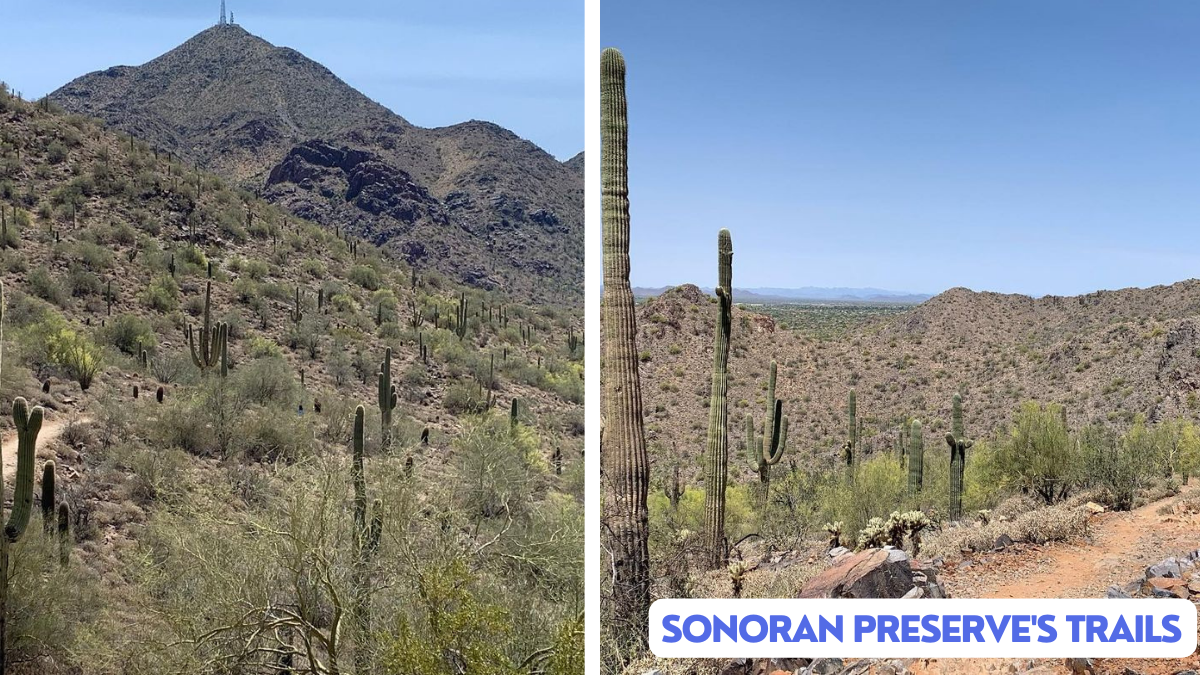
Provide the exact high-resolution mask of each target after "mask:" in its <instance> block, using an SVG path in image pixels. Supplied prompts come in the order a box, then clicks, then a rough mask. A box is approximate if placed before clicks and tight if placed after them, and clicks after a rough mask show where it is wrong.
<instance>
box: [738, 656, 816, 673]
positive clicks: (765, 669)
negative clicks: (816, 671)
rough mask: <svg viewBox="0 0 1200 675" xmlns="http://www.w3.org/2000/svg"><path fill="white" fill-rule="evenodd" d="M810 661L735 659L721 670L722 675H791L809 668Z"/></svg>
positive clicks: (798, 659) (797, 659)
mask: <svg viewBox="0 0 1200 675" xmlns="http://www.w3.org/2000/svg"><path fill="white" fill-rule="evenodd" d="M808 663H809V661H808V659H800V658H795V659H784V658H779V659H733V660H732V661H729V662H728V663H726V664H725V666H724V667H723V668H721V670H720V671H719V672H720V675H774V674H775V673H778V672H783V673H786V674H787V675H791V674H792V673H797V672H802V671H803V670H804V669H805V668H807V667H808Z"/></svg>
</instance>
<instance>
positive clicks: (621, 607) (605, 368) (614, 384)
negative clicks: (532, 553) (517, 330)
mask: <svg viewBox="0 0 1200 675" xmlns="http://www.w3.org/2000/svg"><path fill="white" fill-rule="evenodd" d="M600 140H601V147H600V150H601V152H600V177H601V189H602V201H601V211H602V219H603V251H604V294H603V296H602V297H601V301H600V317H601V321H603V325H604V345H603V346H604V358H603V359H601V373H600V382H601V386H602V388H603V389H602V398H601V409H602V412H603V420H602V425H603V426H602V431H601V441H600V463H601V467H602V470H601V477H602V479H603V488H604V496H605V501H604V523H605V527H604V528H602V537H603V539H604V545H605V548H606V549H607V550H608V551H609V552H610V553H611V555H612V557H613V568H612V574H613V576H612V584H613V595H612V603H613V615H614V617H615V619H616V620H615V621H614V622H612V623H611V624H610V625H611V626H612V627H613V632H614V637H615V638H616V640H617V642H618V644H619V645H620V646H621V647H622V649H632V648H637V647H639V646H640V647H644V646H645V644H646V635H647V628H648V626H647V618H648V617H647V612H648V611H649V609H650V549H649V542H648V538H649V531H648V527H647V521H648V519H649V515H648V513H647V510H646V497H647V492H648V490H649V480H650V467H649V464H648V462H647V459H646V437H645V432H644V429H643V426H642V388H641V382H640V380H639V377H638V356H637V343H636V340H635V338H636V335H637V320H636V313H635V310H634V303H633V289H632V287H631V286H630V284H629V181H628V177H629V172H628V163H627V157H626V151H627V148H628V144H629V127H628V121H627V118H626V110H625V59H624V57H623V56H621V52H619V51H617V50H615V49H606V50H604V53H603V54H601V56H600Z"/></svg>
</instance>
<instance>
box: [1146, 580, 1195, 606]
mask: <svg viewBox="0 0 1200 675" xmlns="http://www.w3.org/2000/svg"><path fill="white" fill-rule="evenodd" d="M1142 592H1143V593H1145V594H1146V595H1152V596H1154V597H1156V598H1172V597H1173V598H1183V599H1185V600H1186V599H1187V597H1188V587H1187V583H1185V582H1184V580H1183V579H1175V578H1172V577H1151V578H1149V579H1147V580H1146V584H1145V586H1144V587H1143V588H1142Z"/></svg>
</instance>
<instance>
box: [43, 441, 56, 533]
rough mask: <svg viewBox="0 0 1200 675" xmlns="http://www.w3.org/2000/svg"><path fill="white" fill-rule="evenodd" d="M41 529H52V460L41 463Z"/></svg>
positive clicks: (46, 531)
mask: <svg viewBox="0 0 1200 675" xmlns="http://www.w3.org/2000/svg"><path fill="white" fill-rule="evenodd" d="M42 531H43V532H45V533H46V534H50V533H51V532H53V531H54V460H52V459H51V460H47V461H46V463H45V464H43V465H42Z"/></svg>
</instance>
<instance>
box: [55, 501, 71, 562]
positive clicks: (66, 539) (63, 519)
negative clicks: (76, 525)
mask: <svg viewBox="0 0 1200 675" xmlns="http://www.w3.org/2000/svg"><path fill="white" fill-rule="evenodd" d="M70 562H71V511H70V509H69V508H68V507H67V504H66V502H63V503H61V504H59V505H58V564H59V565H62V566H63V567H66V566H67V564H68V563H70Z"/></svg>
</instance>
